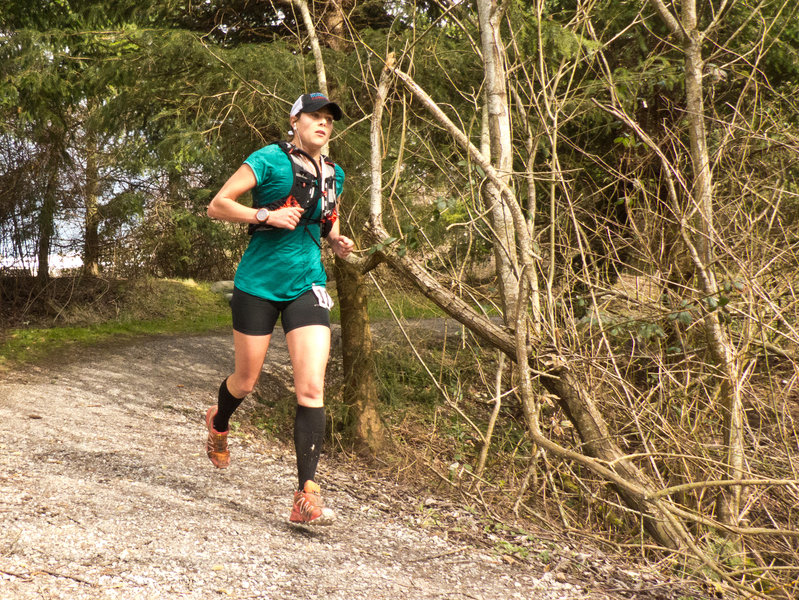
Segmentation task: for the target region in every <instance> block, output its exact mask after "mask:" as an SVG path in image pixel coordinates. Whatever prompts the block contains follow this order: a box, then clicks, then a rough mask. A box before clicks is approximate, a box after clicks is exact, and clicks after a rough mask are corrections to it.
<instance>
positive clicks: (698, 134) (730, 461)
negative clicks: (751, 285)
mask: <svg viewBox="0 0 799 600" xmlns="http://www.w3.org/2000/svg"><path fill="white" fill-rule="evenodd" d="M682 27H683V29H684V31H685V34H684V35H683V38H682V42H683V44H682V46H683V53H684V54H685V102H686V109H687V118H688V130H689V139H690V150H691V161H692V164H693V190H692V191H693V199H694V208H696V209H697V223H696V229H697V231H698V232H699V239H698V240H696V242H695V246H696V250H697V254H698V256H699V262H700V277H701V280H702V291H703V292H704V293H705V294H706V295H707V296H708V297H713V296H714V295H715V294H717V293H718V285H717V283H716V278H715V275H714V271H713V263H714V249H713V239H714V230H715V228H714V223H713V220H714V213H713V181H712V173H711V169H710V156H709V152H708V148H707V132H706V130H705V105H704V84H703V72H704V60H703V58H702V41H703V38H704V35H703V33H702V32H700V31H699V29H698V22H697V12H696V0H687V1H686V2H684V3H683V13H682ZM705 335H706V337H707V340H708V346H709V348H710V350H711V354H712V355H713V359H714V362H715V363H716V366H717V367H718V370H719V379H720V386H721V401H722V411H723V414H724V425H723V428H724V443H725V446H726V449H727V458H726V461H725V462H726V467H727V477H728V478H730V479H732V480H738V481H740V480H741V479H743V475H744V445H743V441H744V440H743V403H742V398H741V385H740V383H741V382H740V376H739V372H740V368H739V364H740V363H739V360H738V357H737V356H736V352H735V349H734V347H733V345H732V343H731V342H730V339H729V336H728V335H727V334H726V332H725V331H724V329H723V328H722V326H721V323H720V322H719V318H718V314H717V313H716V312H709V313H708V314H707V315H706V316H705ZM741 494H742V488H741V486H734V487H731V488H730V489H729V491H728V492H724V493H722V495H721V502H720V510H719V512H720V515H719V518H720V520H721V522H722V523H726V524H728V525H737V524H738V520H739V515H740V509H741Z"/></svg>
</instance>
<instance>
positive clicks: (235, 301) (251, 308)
mask: <svg viewBox="0 0 799 600" xmlns="http://www.w3.org/2000/svg"><path fill="white" fill-rule="evenodd" d="M230 308H231V309H232V311H233V329H235V330H236V331H238V332H239V333H243V334H245V335H269V334H271V333H272V331H273V330H274V328H275V323H277V318H278V317H280V318H281V323H282V325H283V332H284V333H288V332H289V331H291V330H292V329H297V328H298V327H305V326H306V325H324V326H326V327H330V310H329V309H328V308H325V307H324V306H320V303H319V301H318V300H317V297H316V295H315V294H314V293H313V291H311V290H308V291H307V292H305V293H304V294H302V295H301V296H299V297H298V298H295V299H294V300H288V301H285V302H276V301H273V300H264V299H263V298H259V297H258V296H253V295H252V294H248V293H247V292H242V291H241V290H240V289H238V288H233V298H231V300H230Z"/></svg>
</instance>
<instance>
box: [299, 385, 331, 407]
mask: <svg viewBox="0 0 799 600" xmlns="http://www.w3.org/2000/svg"><path fill="white" fill-rule="evenodd" d="M294 387H295V389H296V392H297V403H298V404H301V405H302V406H311V407H315V406H322V405H323V404H324V393H325V389H324V388H325V386H324V383H319V382H315V381H306V382H295V386H294Z"/></svg>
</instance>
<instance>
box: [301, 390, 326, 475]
mask: <svg viewBox="0 0 799 600" xmlns="http://www.w3.org/2000/svg"><path fill="white" fill-rule="evenodd" d="M324 439H325V407H324V406H320V407H318V408H312V407H309V406H300V405H299V404H298V405H297V418H296V419H295V421H294V450H295V451H296V452H297V478H298V479H299V482H300V490H302V488H303V486H304V485H305V482H306V481H308V480H309V479H310V480H313V478H314V477H315V476H316V466H317V465H318V464H319V456H320V455H321V453H322V443H323V442H324Z"/></svg>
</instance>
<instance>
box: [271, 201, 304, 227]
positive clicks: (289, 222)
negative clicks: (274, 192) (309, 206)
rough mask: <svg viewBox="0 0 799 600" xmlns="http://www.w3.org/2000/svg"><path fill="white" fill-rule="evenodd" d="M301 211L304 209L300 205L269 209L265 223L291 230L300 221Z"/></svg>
mask: <svg viewBox="0 0 799 600" xmlns="http://www.w3.org/2000/svg"><path fill="white" fill-rule="evenodd" d="M303 212H305V211H304V210H303V209H302V207H300V206H284V207H283V208H278V209H276V210H270V211H269V220H268V221H267V222H266V224H267V225H271V226H272V227H280V228H282V229H290V230H293V229H294V228H295V227H297V224H298V223H299V222H300V218H301V217H302V213H303Z"/></svg>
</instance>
